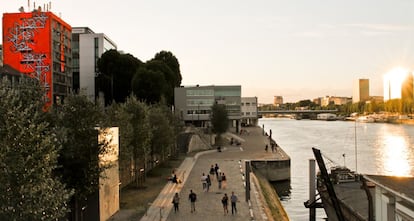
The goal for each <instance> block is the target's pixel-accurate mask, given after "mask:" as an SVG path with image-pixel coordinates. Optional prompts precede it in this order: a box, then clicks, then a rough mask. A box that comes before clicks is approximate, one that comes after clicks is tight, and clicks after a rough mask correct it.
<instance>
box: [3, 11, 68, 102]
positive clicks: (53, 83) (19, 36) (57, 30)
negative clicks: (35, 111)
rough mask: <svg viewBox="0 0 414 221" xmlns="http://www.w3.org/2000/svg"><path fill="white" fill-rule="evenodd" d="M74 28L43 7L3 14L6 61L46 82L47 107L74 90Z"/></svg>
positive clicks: (43, 82) (4, 61)
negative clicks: (31, 10)
mask: <svg viewBox="0 0 414 221" xmlns="http://www.w3.org/2000/svg"><path fill="white" fill-rule="evenodd" d="M71 31H72V28H71V26H70V25H69V24H67V23H66V22H64V21H63V20H62V19H61V18H59V17H58V16H56V15H54V14H53V13H52V12H48V11H46V12H43V11H42V10H41V9H40V8H39V9H38V10H35V11H33V12H23V11H21V12H18V13H5V14H3V55H4V60H3V63H4V64H5V65H6V64H7V65H9V66H10V67H12V68H14V69H16V70H18V71H19V72H21V73H23V74H25V75H28V76H30V77H33V78H36V79H38V80H39V81H40V82H42V84H43V86H44V87H45V90H46V95H45V103H46V107H48V106H50V105H52V104H53V103H55V102H61V100H63V99H64V97H65V96H67V95H68V94H69V93H70V92H71V90H72V89H71V87H72V69H71V67H72V51H71Z"/></svg>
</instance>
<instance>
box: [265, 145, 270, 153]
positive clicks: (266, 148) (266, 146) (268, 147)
mask: <svg viewBox="0 0 414 221" xmlns="http://www.w3.org/2000/svg"><path fill="white" fill-rule="evenodd" d="M267 148H269V146H268V145H267V144H266V146H265V151H266V152H267Z"/></svg>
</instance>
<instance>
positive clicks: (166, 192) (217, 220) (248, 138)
mask: <svg viewBox="0 0 414 221" xmlns="http://www.w3.org/2000/svg"><path fill="white" fill-rule="evenodd" d="M243 129H246V128H243ZM225 136H226V137H227V138H228V139H230V138H231V137H233V139H237V140H239V141H240V142H241V145H239V146H236V145H230V143H229V142H227V143H228V144H227V145H224V146H223V148H222V152H218V151H217V150H215V149H214V150H206V151H202V152H198V153H197V154H195V155H193V156H191V154H190V156H189V157H186V159H185V160H184V161H183V163H182V164H181V165H180V167H179V168H177V170H176V174H177V175H178V178H179V179H181V180H182V183H180V184H173V183H167V184H166V186H165V187H164V189H163V190H162V191H161V193H160V194H159V195H158V197H157V198H156V199H155V201H154V202H153V203H152V204H151V205H150V207H149V208H148V210H147V214H146V215H144V216H143V217H142V218H141V221H160V220H162V221H186V220H188V221H190V220H191V221H193V220H203V221H221V220H223V221H225V220H235V221H241V220H257V221H262V220H272V219H268V218H267V216H266V213H265V210H266V209H267V208H265V207H264V206H263V204H262V202H263V196H262V195H261V193H260V191H258V187H257V186H256V185H255V184H254V182H253V181H252V180H251V182H250V183H251V191H250V196H251V200H250V201H249V202H247V201H246V192H245V184H244V172H245V169H244V167H245V166H244V164H245V160H254V159H263V160H265V159H275V158H277V157H280V156H278V154H284V152H283V151H277V150H278V149H277V148H276V151H275V152H272V150H271V149H270V148H269V150H268V151H267V152H266V151H265V145H266V144H269V137H267V136H264V135H263V134H262V128H260V127H248V128H247V132H246V133H243V134H242V135H235V134H233V133H227V134H225ZM269 146H270V145H269ZM190 151H191V150H190ZM216 163H217V164H218V166H219V167H220V170H221V171H222V172H224V173H225V175H226V177H227V186H226V188H225V189H223V188H222V189H219V188H218V182H217V179H216V177H215V176H214V177H213V179H212V182H211V187H210V190H209V192H204V191H203V188H202V183H201V176H202V174H203V173H205V174H208V173H209V170H210V167H211V165H215V164H216ZM190 190H193V192H195V193H196V194H197V202H196V211H195V212H194V213H191V212H190V201H189V199H188V195H189V193H190ZM232 192H234V193H235V195H236V196H237V197H238V202H237V213H236V214H234V215H232V214H231V203H230V200H229V207H228V209H229V213H228V214H224V211H223V206H222V203H221V198H222V197H223V195H224V193H227V195H228V196H229V198H230V196H231V193H232ZM175 193H178V194H179V196H180V204H179V211H178V212H176V213H175V212H174V209H173V204H172V203H171V201H172V198H173V195H174V194H175ZM281 209H282V210H283V208H281Z"/></svg>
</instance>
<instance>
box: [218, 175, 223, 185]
mask: <svg viewBox="0 0 414 221" xmlns="http://www.w3.org/2000/svg"><path fill="white" fill-rule="evenodd" d="M217 181H218V188H219V189H221V182H223V177H222V176H221V173H220V174H219V175H218V177H217Z"/></svg>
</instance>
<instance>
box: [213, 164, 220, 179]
mask: <svg viewBox="0 0 414 221" xmlns="http://www.w3.org/2000/svg"><path fill="white" fill-rule="evenodd" d="M219 169H220V168H219V166H218V164H217V163H216V166H215V167H214V172H215V173H216V178H217V179H218V175H219V172H218V171H219Z"/></svg>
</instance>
